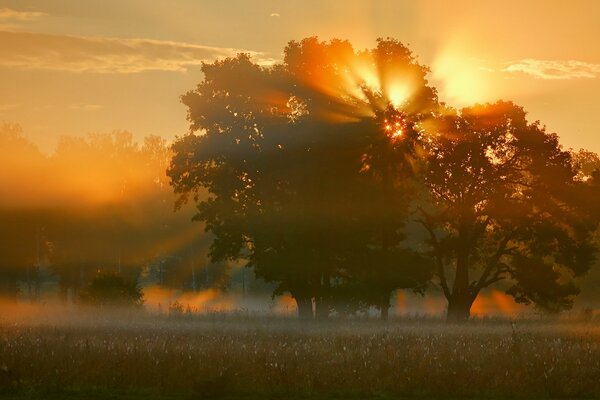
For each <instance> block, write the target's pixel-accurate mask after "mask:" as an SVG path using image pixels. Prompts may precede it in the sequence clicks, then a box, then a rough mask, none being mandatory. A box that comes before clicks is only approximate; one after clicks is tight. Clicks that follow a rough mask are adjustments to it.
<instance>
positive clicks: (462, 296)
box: [446, 293, 474, 323]
mask: <svg viewBox="0 0 600 400" xmlns="http://www.w3.org/2000/svg"><path fill="white" fill-rule="evenodd" d="M473 300H474V299H473V297H472V296H471V295H470V294H469V293H453V294H452V297H451V298H450V299H449V300H448V312H447V314H446V321H447V322H455V323H461V322H466V321H468V320H469V317H470V316H471V306H472V305H473Z"/></svg>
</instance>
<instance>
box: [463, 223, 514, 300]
mask: <svg viewBox="0 0 600 400" xmlns="http://www.w3.org/2000/svg"><path fill="white" fill-rule="evenodd" d="M515 233H516V229H513V230H512V231H511V232H510V233H508V234H507V235H506V236H505V237H504V239H502V241H501V242H500V244H499V245H498V249H497V250H496V252H495V253H494V255H493V256H492V257H491V258H490V259H489V260H488V262H487V263H486V264H487V265H486V267H485V269H484V270H483V273H482V274H481V276H480V277H479V280H478V281H477V282H476V283H475V285H474V286H473V289H474V290H475V291H476V292H479V291H480V290H481V289H483V288H484V287H486V286H489V285H491V284H492V283H495V282H497V281H499V280H501V279H503V277H501V276H502V274H503V273H504V272H506V270H504V269H497V270H496V272H495V273H494V276H493V277H492V278H490V279H488V278H489V276H490V274H491V273H492V271H493V270H494V268H497V267H498V261H500V258H501V257H502V256H503V255H504V254H507V252H510V251H512V250H514V249H515V247H510V248H508V247H507V246H508V242H510V240H511V239H512V237H513V236H514V234H515Z"/></svg>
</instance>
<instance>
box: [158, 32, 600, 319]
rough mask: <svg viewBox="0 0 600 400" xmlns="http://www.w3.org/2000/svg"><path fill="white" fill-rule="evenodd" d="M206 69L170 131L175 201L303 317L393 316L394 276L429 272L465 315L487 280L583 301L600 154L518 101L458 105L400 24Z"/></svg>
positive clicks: (525, 299)
mask: <svg viewBox="0 0 600 400" xmlns="http://www.w3.org/2000/svg"><path fill="white" fill-rule="evenodd" d="M202 71H203V73H204V79H203V80H202V82H200V84H199V85H198V86H197V87H196V88H195V89H193V90H191V91H190V92H188V93H186V94H184V95H183V96H182V101H183V103H184V104H185V105H186V106H187V109H188V120H189V122H190V133H189V134H187V135H185V136H182V137H179V138H178V139H177V140H176V142H175V143H174V144H173V146H172V151H173V157H172V159H171V163H170V166H169V169H168V175H169V177H170V178H171V184H172V186H173V188H174V190H175V193H176V194H178V195H179V200H178V203H177V204H178V205H179V206H181V205H183V204H185V203H186V202H188V201H191V202H192V203H194V204H196V205H197V209H198V211H197V214H196V216H195V217H194V219H195V220H197V221H201V222H203V223H204V224H205V229H206V231H207V232H210V234H211V235H212V236H211V238H212V243H211V245H210V257H211V259H212V261H213V262H223V261H243V262H245V264H246V266H247V267H249V268H252V269H253V270H254V272H255V274H256V275H257V276H259V277H261V278H263V279H264V280H266V281H268V282H273V283H274V284H276V287H275V290H274V293H273V295H278V294H282V293H284V292H287V293H290V294H291V295H292V297H293V298H294V299H295V301H296V303H297V306H298V312H299V316H300V317H301V318H306V319H311V318H326V317H327V316H328V315H330V314H331V313H332V312H337V313H340V314H344V313H346V312H353V311H355V310H356V309H360V308H368V307H376V308H378V309H379V310H380V312H381V316H382V317H383V318H386V317H387V315H388V309H389V307H390V298H391V296H392V294H393V293H394V291H396V290H397V289H406V288H408V289H412V290H414V291H416V292H421V293H423V292H424V291H425V290H426V289H427V288H428V287H429V286H433V285H435V286H437V287H439V288H440V290H441V291H442V293H443V295H444V296H445V298H446V300H447V303H448V308H447V316H448V319H449V320H453V321H462V320H465V319H467V318H469V316H470V309H471V306H472V304H473V302H474V301H475V299H476V298H477V296H478V295H479V294H480V293H481V291H482V290H485V289H486V288H488V287H491V286H499V287H500V288H502V289H503V290H505V291H506V293H508V294H509V295H511V296H513V298H514V299H515V300H516V301H517V302H519V303H524V304H529V303H533V304H535V305H536V306H537V307H539V308H541V309H544V310H548V311H559V310H563V309H567V308H569V307H570V306H571V305H572V302H573V299H574V296H576V295H577V294H578V292H579V289H578V287H577V285H576V281H577V279H578V278H579V277H581V276H583V275H584V274H585V273H586V272H587V271H588V270H589V269H590V267H591V265H592V264H593V261H594V253H595V251H596V248H597V245H598V243H597V240H596V239H595V236H594V235H595V233H596V232H597V228H598V221H599V217H600V215H599V213H600V207H598V204H600V191H599V189H600V186H599V180H600V175H599V171H598V167H599V166H600V163H599V162H598V157H597V156H596V155H595V154H594V153H591V152H586V151H581V152H578V153H574V152H571V151H568V150H565V149H563V148H562V146H561V145H560V143H559V139H558V136H557V135H556V134H554V133H550V132H547V131H546V129H545V127H544V126H543V125H541V124H540V123H539V122H537V121H536V122H531V121H529V120H528V119H527V117H526V112H525V110H524V109H523V108H522V107H520V106H518V105H515V104H514V103H512V102H509V101H498V102H496V103H493V104H483V105H481V104H478V105H473V106H471V107H466V108H463V109H461V110H455V109H453V108H451V107H449V106H447V105H446V104H444V103H443V102H441V101H440V100H439V98H438V95H437V91H436V89H435V88H434V87H433V86H432V85H431V84H430V83H429V82H428V80H427V74H428V72H429V70H428V68H427V67H426V66H424V65H422V64H420V63H419V62H418V60H417V59H416V57H415V56H414V55H413V53H412V52H411V51H410V50H409V49H408V48H407V47H406V46H405V45H403V44H402V43H401V42H399V41H396V40H393V39H385V40H384V39H380V40H378V42H377V46H376V47H375V48H373V49H369V50H364V51H355V50H354V49H353V47H352V46H351V45H350V43H348V42H346V41H340V40H332V41H329V42H321V41H319V40H318V39H316V38H307V39H304V40H302V41H299V42H296V41H292V42H290V43H289V44H288V46H287V47H286V48H285V51H284V59H283V61H282V62H281V63H278V64H275V65H273V66H268V67H264V66H260V65H257V64H256V63H254V62H253V61H252V60H251V58H250V57H249V55H246V54H240V55H238V56H237V57H234V58H227V59H223V60H219V61H216V62H214V63H207V64H204V65H203V67H202Z"/></svg>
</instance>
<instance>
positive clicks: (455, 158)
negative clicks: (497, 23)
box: [420, 102, 600, 320]
mask: <svg viewBox="0 0 600 400" xmlns="http://www.w3.org/2000/svg"><path fill="white" fill-rule="evenodd" d="M436 131H437V132H436V133H435V134H432V136H431V142H430V146H429V156H428V167H427V169H426V175H425V183H426V186H427V188H428V190H429V192H430V196H431V197H430V198H431V206H430V207H422V208H421V209H420V213H421V218H420V222H421V223H422V224H423V226H424V227H425V228H426V230H427V232H428V233H429V243H430V245H431V247H432V249H433V254H434V256H435V259H436V264H437V275H438V278H439V283H440V285H441V288H442V290H443V293H444V295H445V297H446V299H447V300H448V319H449V320H464V319H467V318H468V317H469V314H470V308H471V305H472V304H473V302H474V300H475V299H476V298H477V296H478V295H479V293H480V292H481V291H482V290H484V289H485V288H487V287H489V286H491V285H496V284H500V285H503V287H504V288H505V289H506V291H507V293H508V294H510V295H512V296H513V297H514V298H515V300H516V301H517V302H521V303H535V304H536V305H537V306H539V307H541V308H543V309H546V310H561V309H564V308H567V307H569V306H570V305H571V304H572V299H573V296H574V295H576V294H577V293H578V289H577V287H576V286H575V284H574V278H575V277H577V276H580V275H582V274H583V273H585V272H586V271H587V270H588V268H589V266H590V264H591V262H592V259H593V246H592V243H591V234H592V232H593V231H594V229H595V227H596V225H597V217H596V216H594V215H592V213H591V211H592V210H593V209H594V207H591V208H590V207H586V206H585V201H590V196H595V197H592V198H593V199H594V200H593V201H596V202H597V201H598V200H600V199H599V198H598V195H597V194H594V193H595V192H594V191H593V190H592V187H591V185H590V184H589V183H586V182H584V181H582V180H581V179H578V171H577V170H576V169H575V168H574V167H573V162H572V159H571V155H570V153H569V152H567V151H564V150H563V149H562V148H561V146H560V144H559V142H558V137H557V136H556V135H555V134H551V133H548V132H546V131H545V129H544V128H543V127H542V126H540V124H539V123H538V122H534V123H530V122H528V121H527V119H526V113H525V111H524V110H523V109H522V108H521V107H518V106H516V105H514V104H512V103H510V102H498V103H495V104H487V105H477V106H474V107H470V108H465V109H463V110H461V111H460V113H458V114H453V113H451V112H449V113H447V114H445V115H444V116H442V117H440V118H439V120H438V124H437V128H436ZM595 204H597V203H595Z"/></svg>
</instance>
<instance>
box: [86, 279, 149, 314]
mask: <svg viewBox="0 0 600 400" xmlns="http://www.w3.org/2000/svg"><path fill="white" fill-rule="evenodd" d="M80 299H81V301H82V302H83V303H85V304H90V305H95V306H101V307H117V306H121V307H140V306H141V305H142V304H143V303H144V295H143V293H142V290H141V289H140V287H139V286H138V283H137V280H134V279H128V278H125V277H123V276H121V275H119V274H116V273H114V272H102V273H100V274H98V275H97V276H96V277H95V278H94V279H93V280H92V282H91V283H90V284H89V285H88V287H87V288H86V290H85V291H84V292H83V293H82V294H81V295H80Z"/></svg>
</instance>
